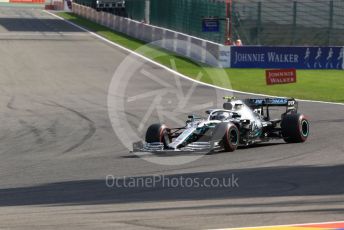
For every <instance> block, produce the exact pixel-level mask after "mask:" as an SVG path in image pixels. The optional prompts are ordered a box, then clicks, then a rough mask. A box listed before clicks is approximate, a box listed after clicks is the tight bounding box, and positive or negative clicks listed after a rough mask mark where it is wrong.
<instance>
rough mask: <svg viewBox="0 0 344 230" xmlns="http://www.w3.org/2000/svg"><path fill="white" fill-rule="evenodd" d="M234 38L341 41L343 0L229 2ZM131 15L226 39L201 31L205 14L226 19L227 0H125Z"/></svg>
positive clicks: (323, 43) (303, 42) (258, 41)
mask: <svg viewBox="0 0 344 230" xmlns="http://www.w3.org/2000/svg"><path fill="white" fill-rule="evenodd" d="M231 1H232V5H231V7H232V10H231V11H232V28H233V34H232V35H233V40H236V39H239V38H240V39H241V40H242V41H243V43H244V44H245V45H275V46H276V45H285V46H288V45H289V46H294V45H313V46H340V45H343V44H344V1H343V0H231ZM126 10H127V14H128V17H129V18H132V19H135V20H138V21H141V20H142V21H147V22H150V24H152V25H156V26H161V27H164V28H169V29H172V30H176V31H180V32H183V33H186V34H189V35H192V36H196V37H200V38H203V39H206V40H211V41H214V42H217V43H221V44H223V43H224V40H225V27H226V25H225V21H224V20H220V21H219V23H220V30H219V31H218V32H202V19H203V18H205V17H218V18H220V19H223V18H226V4H225V0H126Z"/></svg>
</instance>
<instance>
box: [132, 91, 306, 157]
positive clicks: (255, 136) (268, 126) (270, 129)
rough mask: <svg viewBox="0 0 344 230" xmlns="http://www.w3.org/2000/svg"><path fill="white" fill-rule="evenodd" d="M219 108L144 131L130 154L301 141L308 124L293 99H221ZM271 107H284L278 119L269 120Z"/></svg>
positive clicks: (218, 148) (206, 149) (217, 149)
mask: <svg viewBox="0 0 344 230" xmlns="http://www.w3.org/2000/svg"><path fill="white" fill-rule="evenodd" d="M224 99H225V100H226V102H225V103H224V104H223V109H210V110H207V111H206V113H207V114H208V116H207V118H200V117H197V116H195V115H190V116H188V120H187V121H186V125H185V126H184V127H180V128H169V127H167V126H166V125H164V124H153V125H151V126H150V127H149V128H148V129H147V132H146V142H145V143H143V142H139V143H134V146H133V149H134V151H144V152H161V151H210V152H211V151H226V152H233V151H235V150H236V149H237V147H238V146H248V145H253V144H256V143H262V142H268V141H270V140H273V139H283V140H284V141H286V142H287V143H297V142H305V141H306V140H307V138H308V135H309V121H308V120H307V118H306V116H305V115H303V114H300V113H298V111H297V110H298V103H297V101H296V100H295V99H293V98H265V99H245V100H237V99H235V98H233V97H225V98H224ZM271 107H285V108H286V109H285V110H283V112H282V114H281V116H280V118H279V119H270V110H271Z"/></svg>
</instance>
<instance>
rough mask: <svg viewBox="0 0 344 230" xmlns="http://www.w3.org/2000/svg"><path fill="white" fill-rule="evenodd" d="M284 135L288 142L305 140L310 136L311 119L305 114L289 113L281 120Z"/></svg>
mask: <svg viewBox="0 0 344 230" xmlns="http://www.w3.org/2000/svg"><path fill="white" fill-rule="evenodd" d="M281 128H282V137H283V139H284V141H285V142H287V143H301V142H305V141H306V140H307V138H308V136H309V121H308V120H307V118H306V117H305V115H303V114H298V113H297V114H287V115H285V116H284V117H283V119H282V122H281Z"/></svg>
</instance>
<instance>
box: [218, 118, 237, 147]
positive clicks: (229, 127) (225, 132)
mask: <svg viewBox="0 0 344 230" xmlns="http://www.w3.org/2000/svg"><path fill="white" fill-rule="evenodd" d="M239 138H240V133H239V129H238V127H237V126H236V125H235V124H233V123H232V122H228V123H227V122H226V123H220V124H218V125H217V126H216V127H215V130H214V134H213V139H217V140H221V141H220V142H221V143H222V145H223V148H224V150H225V151H226V152H234V151H235V150H236V149H237V148H238V145H239Z"/></svg>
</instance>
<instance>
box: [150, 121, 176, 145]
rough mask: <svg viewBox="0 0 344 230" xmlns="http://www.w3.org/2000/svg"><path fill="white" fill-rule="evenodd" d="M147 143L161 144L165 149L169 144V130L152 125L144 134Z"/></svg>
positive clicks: (162, 126)
mask: <svg viewBox="0 0 344 230" xmlns="http://www.w3.org/2000/svg"><path fill="white" fill-rule="evenodd" d="M146 142H147V143H156V142H159V143H163V144H164V146H165V148H166V147H167V145H168V144H169V143H170V137H169V129H168V128H167V126H166V125H163V124H153V125H151V126H149V127H148V129H147V132H146Z"/></svg>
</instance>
